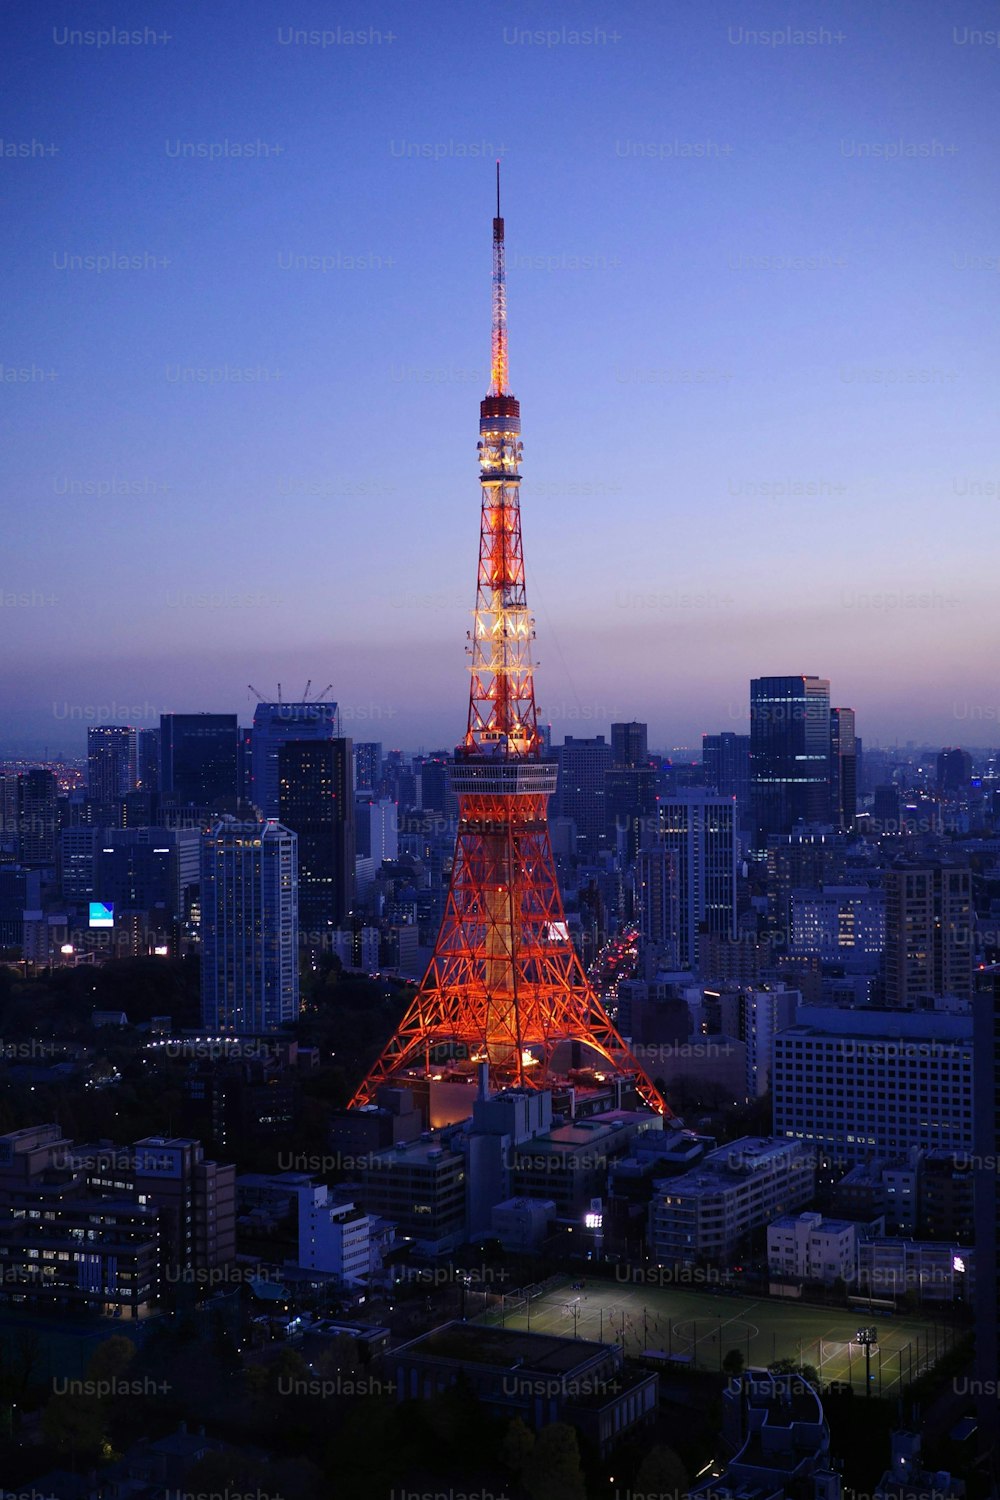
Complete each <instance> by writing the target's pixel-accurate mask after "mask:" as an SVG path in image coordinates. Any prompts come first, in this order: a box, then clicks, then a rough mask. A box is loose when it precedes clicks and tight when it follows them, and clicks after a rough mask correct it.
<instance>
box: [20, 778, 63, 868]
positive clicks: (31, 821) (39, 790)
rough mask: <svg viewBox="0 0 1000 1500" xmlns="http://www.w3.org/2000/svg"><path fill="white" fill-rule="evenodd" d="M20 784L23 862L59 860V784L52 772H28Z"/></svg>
mask: <svg viewBox="0 0 1000 1500" xmlns="http://www.w3.org/2000/svg"><path fill="white" fill-rule="evenodd" d="M17 784H18V858H19V860H20V863H21V864H22V865H27V866H28V867H29V868H30V867H31V866H33V865H51V864H54V863H55V858H56V845H57V841H58V837H59V806H58V798H59V784H58V782H57V781H56V778H55V774H54V772H52V771H46V770H43V769H42V768H40V767H39V768H37V769H35V770H32V771H25V772H23V774H22V775H20V776H19V777H18V778H17Z"/></svg>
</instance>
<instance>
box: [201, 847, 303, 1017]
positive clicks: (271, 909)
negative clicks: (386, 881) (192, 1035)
mask: <svg viewBox="0 0 1000 1500" xmlns="http://www.w3.org/2000/svg"><path fill="white" fill-rule="evenodd" d="M297 864H298V861H297V851H296V837H295V834H294V833H292V832H291V830H290V829H288V828H283V827H282V825H281V824H280V823H276V822H265V823H259V824H248V823H245V822H239V821H237V820H236V819H235V818H223V819H222V820H221V822H219V823H218V824H217V825H216V827H215V828H214V829H213V830H212V831H211V833H207V834H205V835H203V837H202V841H201V1001H202V1024H203V1025H204V1026H205V1027H206V1028H207V1029H208V1030H209V1032H210V1033H211V1034H212V1035H213V1036H217V1035H219V1034H229V1035H241V1034H257V1033H263V1032H272V1031H277V1030H279V1029H280V1028H281V1027H282V1026H284V1025H285V1024H286V1023H287V1022H289V1021H294V1020H295V1018H296V1017H297V1016H298V1013H299V970H298V958H299V955H298V927H299V922H298V869H297Z"/></svg>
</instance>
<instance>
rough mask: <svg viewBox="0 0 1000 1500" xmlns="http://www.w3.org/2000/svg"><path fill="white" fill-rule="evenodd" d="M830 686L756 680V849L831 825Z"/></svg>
mask: <svg viewBox="0 0 1000 1500" xmlns="http://www.w3.org/2000/svg"><path fill="white" fill-rule="evenodd" d="M830 743H831V741H830V684H829V682H828V681H827V679H826V678H825V677H812V676H805V675H801V676H795V677H756V678H754V679H753V681H752V682H751V684H750V796H751V804H752V811H753V824H754V838H755V843H756V847H757V848H758V849H760V850H764V849H766V848H767V841H768V838H769V837H770V836H771V835H772V834H788V833H792V832H793V830H795V828H796V827H797V825H799V824H800V823H804V824H807V825H824V826H826V825H829V824H830V821H831V807H830Z"/></svg>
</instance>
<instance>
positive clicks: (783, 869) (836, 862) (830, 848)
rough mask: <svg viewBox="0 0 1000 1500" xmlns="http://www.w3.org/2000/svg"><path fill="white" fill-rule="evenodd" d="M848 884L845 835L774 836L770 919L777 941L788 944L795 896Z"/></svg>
mask: <svg viewBox="0 0 1000 1500" xmlns="http://www.w3.org/2000/svg"><path fill="white" fill-rule="evenodd" d="M846 883H847V839H846V838H845V837H844V835H843V834H823V833H793V834H775V835H773V836H772V837H771V838H769V839H768V841H767V916H768V921H769V923H770V925H771V929H772V931H773V932H774V934H775V937H776V938H777V939H778V940H779V941H780V942H781V943H783V944H784V943H787V942H788V939H789V934H790V932H791V927H792V892H793V891H798V890H821V889H822V888H823V887H824V886H828V885H844V884H846Z"/></svg>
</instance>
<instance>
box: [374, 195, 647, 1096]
mask: <svg viewBox="0 0 1000 1500" xmlns="http://www.w3.org/2000/svg"><path fill="white" fill-rule="evenodd" d="M479 432H480V441H479V469H480V476H479V478H480V484H481V486H482V523H481V529H480V538H479V583H478V588H477V592H476V610H475V620H474V625H473V629H472V631H471V633H470V644H469V646H468V647H467V650H468V652H469V655H470V658H471V661H470V666H471V672H472V684H471V689H470V694H469V719H468V727H467V729H466V733H465V739H464V741H463V742H462V744H461V745H460V746H458V748H457V750H456V752H455V764H454V766H453V767H452V768H451V784H452V788H453V790H454V792H455V793H456V795H457V797H458V807H459V813H458V838H457V842H456V845H455V860H454V864H453V867H452V876H451V885H450V888H449V891H448V897H447V902H446V905H445V910H444V916H443V918H442V921H441V929H440V932H439V933H438V939H437V944H436V946H435V949H434V956H433V958H432V959H431V962H430V964H429V966H428V969H427V973H426V974H425V976H424V980H423V983H422V985H421V987H420V990H419V991H418V993H417V995H416V998H415V999H414V1001H413V1003H412V1005H411V1006H410V1008H409V1010H408V1012H407V1014H406V1016H405V1017H404V1019H403V1022H402V1024H401V1025H400V1027H399V1030H398V1031H397V1032H396V1034H395V1036H394V1037H393V1038H392V1040H391V1041H390V1042H389V1044H388V1045H387V1047H386V1048H385V1050H384V1052H383V1053H382V1056H381V1057H380V1058H379V1060H378V1062H377V1063H376V1064H375V1066H374V1068H373V1069H372V1071H371V1073H370V1074H369V1075H368V1077H367V1079H366V1080H365V1082H364V1083H363V1084H362V1086H361V1088H360V1089H359V1090H358V1092H357V1093H356V1095H355V1096H354V1099H353V1100H352V1101H351V1102H352V1104H354V1105H361V1104H368V1103H371V1102H372V1101H373V1099H374V1097H375V1091H376V1089H377V1088H378V1086H379V1084H381V1083H385V1082H388V1081H390V1080H392V1081H393V1082H395V1083H397V1084H402V1083H405V1082H406V1080H407V1078H410V1079H418V1078H422V1079H426V1078H435V1077H437V1078H440V1077H442V1075H443V1074H445V1073H448V1072H449V1069H450V1067H451V1063H450V1062H449V1059H450V1060H455V1059H461V1060H462V1062H463V1063H464V1064H465V1065H466V1066H468V1064H470V1063H471V1064H474V1063H476V1062H482V1061H486V1062H488V1063H489V1066H490V1074H491V1077H492V1079H493V1080H494V1081H495V1082H496V1083H498V1084H501V1085H504V1084H518V1085H524V1084H527V1085H530V1086H533V1087H539V1088H540V1087H546V1086H550V1085H551V1084H553V1083H555V1082H557V1081H558V1080H559V1079H560V1078H565V1077H566V1074H567V1072H568V1070H569V1069H570V1068H571V1067H574V1066H575V1067H577V1068H581V1067H582V1068H590V1069H593V1070H594V1071H595V1072H596V1074H597V1079H598V1081H600V1080H601V1079H604V1078H607V1077H608V1076H609V1075H610V1076H629V1077H634V1078H635V1082H636V1088H637V1091H638V1093H639V1095H640V1097H641V1098H642V1099H643V1100H644V1101H645V1102H646V1103H647V1104H648V1105H649V1106H650V1107H651V1108H652V1109H655V1110H656V1111H657V1112H659V1113H664V1112H666V1106H665V1105H664V1103H663V1100H662V1099H661V1098H660V1096H659V1094H658V1093H657V1091H656V1089H655V1088H654V1086H653V1084H652V1083H651V1082H650V1080H649V1078H647V1076H646V1075H645V1073H644V1072H643V1071H642V1069H641V1068H640V1067H639V1064H638V1063H637V1062H636V1061H635V1059H634V1058H633V1057H632V1055H631V1053H630V1052H629V1050H628V1048H627V1047H626V1045H625V1043H624V1041H623V1040H622V1038H621V1037H620V1036H619V1034H618V1032H617V1031H616V1030H615V1028H614V1026H613V1025H612V1023H611V1021H610V1019H609V1018H608V1016H607V1014H606V1013H605V1010H604V1007H603V1006H602V1005H601V1002H600V1001H599V999H598V998H597V995H596V994H595V993H594V990H593V987H592V986H591V984H590V982H589V980H588V979H587V976H586V974H585V972H584V970H583V968H582V966H581V964H580V960H579V958H578V957H577V955H576V951H575V949H574V948H573V944H572V942H571V941H570V938H569V933H568V929H567V925H566V917H565V913H564V911H563V904H562V897H561V895H560V892H559V885H558V882H557V879H556V871H555V864H554V861H553V858H552V845H551V842H550V840H549V829H548V821H547V816H546V804H547V802H548V799H549V797H550V796H551V795H552V793H553V792H554V791H555V788H556V774H557V767H556V764H555V763H554V762H553V761H547V760H543V759H542V758H541V749H542V743H541V737H540V735H539V733H538V724H537V715H536V711H535V689H534V676H533V668H532V661H531V642H532V640H533V639H534V634H535V631H534V621H533V619H532V617H531V615H530V614H529V613H528V605H527V601H526V598H525V588H524V555H523V552H522V548H521V511H520V502H519V498H518V490H519V486H520V483H521V475H520V473H519V464H520V459H521V440H520V432H521V414H520V406H519V404H518V402H517V401H516V400H515V398H514V397H513V396H512V395H511V393H510V391H509V389H508V385H507V291H506V281H505V274H504V238H503V219H501V217H500V168H499V165H498V167H497V217H496V218H495V219H494V220H493V350H492V383H491V385H490V392H489V395H488V396H487V397H486V399H485V400H484V401H483V402H482V403H481V404H480V408H479ZM574 1043H577V1044H582V1045H580V1046H578V1047H576V1048H574V1047H573V1045H572V1044H574ZM557 1049H558V1053H559V1055H558V1057H557V1056H556V1054H557ZM442 1059H444V1060H445V1061H442ZM452 1076H453V1075H452ZM576 1076H579V1075H576Z"/></svg>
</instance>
